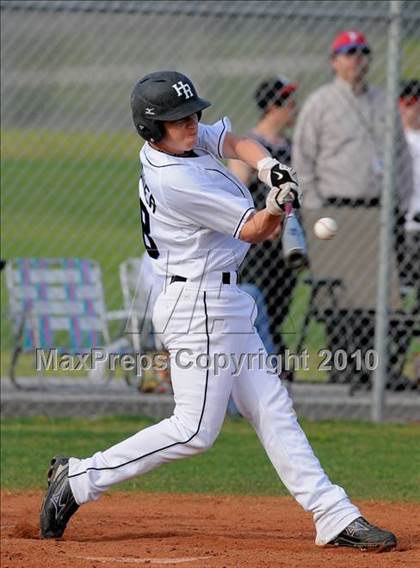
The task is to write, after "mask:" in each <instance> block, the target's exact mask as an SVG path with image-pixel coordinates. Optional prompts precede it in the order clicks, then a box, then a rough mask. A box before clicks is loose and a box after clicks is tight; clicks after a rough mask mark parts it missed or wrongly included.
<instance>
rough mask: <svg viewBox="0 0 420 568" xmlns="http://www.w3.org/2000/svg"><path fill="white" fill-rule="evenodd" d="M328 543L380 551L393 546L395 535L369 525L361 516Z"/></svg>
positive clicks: (395, 541)
mask: <svg viewBox="0 0 420 568" xmlns="http://www.w3.org/2000/svg"><path fill="white" fill-rule="evenodd" d="M328 544H329V545H333V546H348V547H351V548H358V549H359V550H374V551H376V552H381V551H384V550H391V548H395V547H396V546H397V537H396V536H395V534H393V533H392V532H389V531H384V530H383V529H380V528H379V527H375V525H371V524H370V523H368V522H367V520H366V519H364V518H363V517H358V518H357V519H355V520H354V521H353V522H352V523H350V524H349V525H348V526H347V527H346V528H345V529H344V530H343V531H341V533H340V534H339V535H338V536H336V537H335V538H334V539H333V540H331V541H330V542H329V543H328Z"/></svg>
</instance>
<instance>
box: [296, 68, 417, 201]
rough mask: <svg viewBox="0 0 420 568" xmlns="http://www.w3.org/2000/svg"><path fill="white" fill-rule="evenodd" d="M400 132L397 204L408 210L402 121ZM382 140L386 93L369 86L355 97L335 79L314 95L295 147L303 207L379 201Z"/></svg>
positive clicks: (408, 176) (410, 188)
mask: <svg viewBox="0 0 420 568" xmlns="http://www.w3.org/2000/svg"><path fill="white" fill-rule="evenodd" d="M395 104H397V103H395ZM397 130H398V134H397V164H396V179H397V184H396V185H397V192H398V205H399V207H400V208H401V209H402V210H406V209H407V204H408V201H409V198H410V196H411V194H412V191H413V185H412V184H413V181H412V165H411V157H410V154H409V151H408V148H407V143H406V140H405V136H404V132H403V129H402V125H401V121H400V119H399V117H398V128H397ZM384 140H385V94H384V92H383V91H381V90H380V89H378V88H375V87H372V86H368V87H367V89H366V90H365V92H363V93H362V94H359V95H355V93H354V92H353V91H352V89H351V87H350V85H349V83H347V82H345V81H343V80H342V79H340V78H338V77H336V78H335V79H334V80H333V81H332V82H331V83H328V84H327V85H324V86H323V87H321V88H319V89H318V90H316V91H315V92H314V93H312V94H311V95H310V96H309V97H308V99H307V101H306V102H305V104H304V105H303V108H302V110H301V112H300V114H299V116H298V120H297V123H296V128H295V132H294V138H293V146H292V162H293V165H294V167H295V169H296V171H297V173H298V178H299V182H300V185H301V188H302V190H303V196H304V197H303V199H304V201H303V206H304V207H306V208H309V209H315V208H318V207H321V206H322V204H323V202H324V200H325V199H327V198H331V197H335V198H351V199H367V200H370V199H372V198H378V197H379V196H380V194H381V188H382V180H383V151H384Z"/></svg>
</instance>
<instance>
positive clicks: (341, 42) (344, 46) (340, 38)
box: [331, 29, 369, 54]
mask: <svg viewBox="0 0 420 568" xmlns="http://www.w3.org/2000/svg"><path fill="white" fill-rule="evenodd" d="M354 47H361V48H363V47H367V48H369V44H368V42H367V39H366V36H365V35H364V34H363V33H362V32H360V31H359V30H354V29H352V30H345V31H342V32H338V34H337V35H336V36H335V38H334V41H333V42H332V45H331V51H332V53H333V54H334V53H346V51H348V50H349V49H352V48H354Z"/></svg>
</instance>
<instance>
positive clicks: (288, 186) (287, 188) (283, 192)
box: [265, 182, 297, 216]
mask: <svg viewBox="0 0 420 568" xmlns="http://www.w3.org/2000/svg"><path fill="white" fill-rule="evenodd" d="M295 188H296V185H295V184H294V183H290V182H288V183H284V184H283V186H282V189H279V188H278V187H272V188H271V190H270V191H269V193H268V195H267V199H266V200H265V206H266V207H267V210H268V212H269V213H270V214H271V215H277V216H280V215H284V209H285V205H286V203H292V204H293V205H294V203H295V201H296V200H297V197H296V195H297V193H296V189H295Z"/></svg>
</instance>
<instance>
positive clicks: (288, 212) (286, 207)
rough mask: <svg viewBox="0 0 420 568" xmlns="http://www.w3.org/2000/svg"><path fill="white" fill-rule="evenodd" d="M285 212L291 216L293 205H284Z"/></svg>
mask: <svg viewBox="0 0 420 568" xmlns="http://www.w3.org/2000/svg"><path fill="white" fill-rule="evenodd" d="M284 211H285V213H286V215H290V214H291V213H292V212H293V205H292V203H285V204H284Z"/></svg>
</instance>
